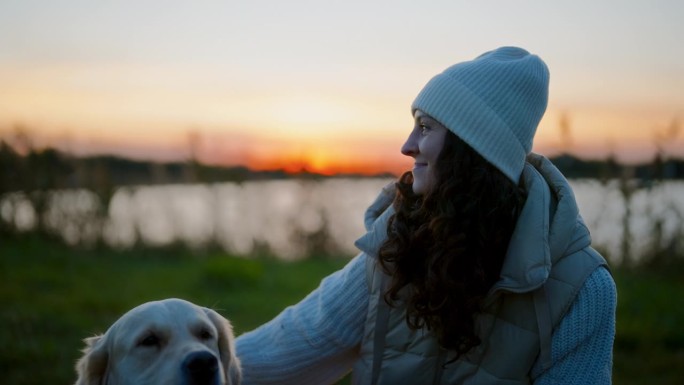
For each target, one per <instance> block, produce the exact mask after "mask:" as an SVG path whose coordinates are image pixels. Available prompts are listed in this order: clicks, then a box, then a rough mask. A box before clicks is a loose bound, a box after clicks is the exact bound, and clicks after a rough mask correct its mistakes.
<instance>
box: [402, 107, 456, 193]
mask: <svg viewBox="0 0 684 385" xmlns="http://www.w3.org/2000/svg"><path fill="white" fill-rule="evenodd" d="M413 118H414V120H415V123H414V125H413V130H411V134H409V137H408V139H406V143H404V145H403V146H402V147H401V153H402V154H404V155H406V156H410V157H412V158H413V159H414V160H415V163H414V164H413V192H414V193H415V194H418V195H422V194H425V193H426V192H428V191H430V189H432V187H433V186H434V184H435V183H436V180H435V179H436V176H435V167H436V164H437V157H439V154H440V152H441V151H442V147H444V138H446V135H447V128H446V127H444V126H443V125H441V124H440V123H439V122H437V121H436V120H434V119H433V118H431V117H430V116H428V115H426V114H425V113H424V112H423V111H420V110H416V112H415V114H414V116H413Z"/></svg>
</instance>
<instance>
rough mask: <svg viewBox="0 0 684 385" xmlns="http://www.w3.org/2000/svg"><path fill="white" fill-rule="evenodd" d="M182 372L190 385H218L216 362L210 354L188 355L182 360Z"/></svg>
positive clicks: (197, 353) (195, 353) (214, 357)
mask: <svg viewBox="0 0 684 385" xmlns="http://www.w3.org/2000/svg"><path fill="white" fill-rule="evenodd" d="M183 372H184V374H186V375H187V378H188V383H189V384H190V385H215V384H219V383H220V382H219V381H218V380H219V378H218V377H219V367H218V360H217V359H216V356H214V355H213V354H212V353H211V352H194V353H190V354H189V355H188V356H187V357H185V360H183Z"/></svg>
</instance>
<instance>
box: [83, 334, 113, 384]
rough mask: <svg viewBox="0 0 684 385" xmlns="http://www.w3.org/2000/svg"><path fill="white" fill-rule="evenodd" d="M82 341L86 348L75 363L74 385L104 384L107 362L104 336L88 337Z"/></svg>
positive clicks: (107, 354) (107, 355)
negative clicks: (75, 378)
mask: <svg viewBox="0 0 684 385" xmlns="http://www.w3.org/2000/svg"><path fill="white" fill-rule="evenodd" d="M84 341H85V343H86V347H85V348H84V349H83V356H82V357H81V358H80V359H79V360H78V362H77V363H76V373H78V379H77V380H76V385H100V384H102V383H104V377H105V373H106V371H107V361H108V360H109V353H108V351H107V347H106V346H105V345H106V343H105V341H106V340H105V335H99V336H95V337H89V338H86V339H85V340H84Z"/></svg>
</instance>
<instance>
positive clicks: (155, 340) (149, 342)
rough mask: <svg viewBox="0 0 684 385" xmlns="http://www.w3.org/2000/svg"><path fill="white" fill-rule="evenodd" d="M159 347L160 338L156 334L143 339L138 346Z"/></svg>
mask: <svg viewBox="0 0 684 385" xmlns="http://www.w3.org/2000/svg"><path fill="white" fill-rule="evenodd" d="M158 345H159V337H157V336H156V335H155V334H149V335H147V336H146V337H145V338H143V339H141V340H140V342H138V346H149V347H151V346H158Z"/></svg>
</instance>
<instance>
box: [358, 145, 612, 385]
mask: <svg viewBox="0 0 684 385" xmlns="http://www.w3.org/2000/svg"><path fill="white" fill-rule="evenodd" d="M523 178H524V179H523V180H524V183H525V186H526V189H527V192H528V198H527V201H526V203H525V205H524V207H523V210H522V212H521V215H520V218H519V220H518V224H517V226H516V228H515V230H514V232H513V235H512V237H511V242H510V244H509V249H508V252H507V255H506V258H505V261H504V265H503V267H502V271H501V278H500V280H499V281H498V282H497V283H496V284H495V285H494V286H493V287H492V289H491V290H490V292H489V294H488V295H487V297H486V299H485V301H484V303H483V308H482V309H483V311H482V313H481V314H479V315H478V316H477V317H476V330H477V332H478V335H479V337H480V340H481V341H482V342H481V344H480V345H478V346H477V347H475V348H473V349H471V351H469V352H468V353H467V354H466V355H465V356H463V357H461V358H459V360H457V361H455V362H452V363H449V364H448V365H445V363H446V362H447V361H449V360H450V358H451V353H450V352H449V351H446V350H444V349H442V348H440V347H439V345H438V343H437V340H436V338H435V337H434V336H433V335H432V334H431V333H430V332H429V331H427V330H411V329H410V328H409V327H408V326H407V324H406V318H405V314H406V313H405V309H404V308H402V307H390V306H389V305H387V304H386V303H385V302H384V300H383V293H384V290H385V287H386V286H385V285H387V283H388V281H389V277H387V276H386V275H385V274H384V272H383V271H382V268H380V267H379V265H378V263H377V260H376V258H375V257H376V256H377V249H378V248H379V247H380V245H381V244H382V241H384V239H385V237H386V233H387V230H386V229H387V220H388V218H389V217H390V216H391V215H392V214H393V209H392V207H389V208H387V209H386V210H384V211H383V210H380V209H379V208H380V207H382V206H384V207H387V204H388V202H387V199H388V197H389V196H390V194H388V192H387V191H384V192H383V193H384V197H383V198H382V199H381V198H379V199H378V200H377V201H376V202H375V204H374V205H372V206H371V208H369V211H368V212H367V216H368V217H373V218H374V220H373V221H370V220H369V218H368V217H367V218H366V219H367V227H368V228H369V231H368V233H367V234H366V235H364V236H363V237H361V238H360V239H359V240H357V242H356V245H357V247H359V249H361V250H362V251H363V252H365V253H366V254H367V255H368V256H369V258H368V259H367V261H368V262H367V267H366V270H367V279H368V284H369V290H370V294H371V295H370V301H369V304H368V313H367V316H366V322H365V328H364V336H363V339H362V343H361V349H360V359H359V360H358V361H357V362H356V364H355V365H354V369H353V372H354V373H353V380H352V383H353V384H356V385H370V384H372V385H378V384H387V385H397V384H502V385H503V384H506V385H513V384H530V383H532V380H533V379H532V378H530V370H531V368H532V366H533V364H534V363H535V361H537V360H541V363H542V365H543V368H544V369H548V367H549V366H550V365H551V335H552V331H553V328H554V327H555V326H557V325H558V323H559V322H560V320H561V319H562V318H563V316H564V315H565V313H566V312H567V310H568V309H569V308H570V306H571V305H572V303H573V301H574V299H575V297H576V295H577V293H578V291H579V290H580V288H581V287H582V286H583V285H584V281H585V280H586V278H587V277H588V276H589V275H590V274H591V273H592V272H593V271H594V270H595V269H597V268H599V267H600V266H606V261H605V260H604V259H603V257H601V255H600V254H599V253H597V252H596V251H595V250H594V249H592V248H591V246H590V244H591V239H590V237H589V233H588V230H587V229H586V226H585V225H584V223H583V221H582V219H581V217H580V216H579V213H578V210H577V206H576V203H575V199H574V196H573V194H572V190H571V189H570V187H569V185H568V184H567V181H566V180H565V178H564V177H563V176H562V175H561V174H560V172H559V171H558V170H557V169H556V168H555V167H554V166H553V165H552V164H551V163H550V162H549V161H548V160H546V159H545V158H543V157H539V156H534V155H533V156H531V157H530V158H528V164H527V165H526V167H525V170H524V172H523ZM382 195H383V194H381V196H382ZM384 207H382V208H384ZM378 214H379V216H378ZM371 222H372V223H371Z"/></svg>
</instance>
